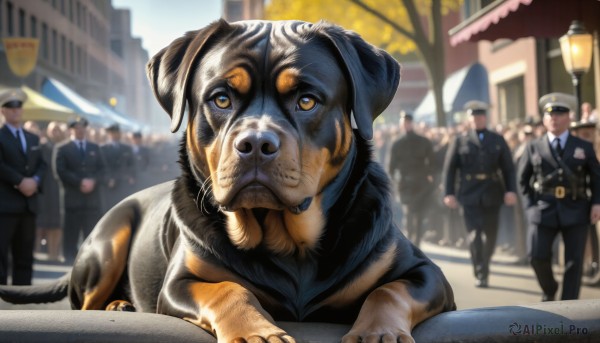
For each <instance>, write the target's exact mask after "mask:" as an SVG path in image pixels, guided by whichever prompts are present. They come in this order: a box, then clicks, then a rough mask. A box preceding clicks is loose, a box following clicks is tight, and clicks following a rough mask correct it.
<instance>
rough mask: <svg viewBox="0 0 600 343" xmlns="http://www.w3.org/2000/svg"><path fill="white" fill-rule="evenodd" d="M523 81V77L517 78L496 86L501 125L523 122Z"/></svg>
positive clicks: (524, 114)
mask: <svg viewBox="0 0 600 343" xmlns="http://www.w3.org/2000/svg"><path fill="white" fill-rule="evenodd" d="M523 80H524V79H523V76H519V77H516V78H514V79H511V80H508V81H505V82H503V83H499V84H498V113H499V115H500V121H501V122H503V123H509V122H511V121H514V120H524V119H525V117H526V115H527V114H526V113H525V86H524V82H523Z"/></svg>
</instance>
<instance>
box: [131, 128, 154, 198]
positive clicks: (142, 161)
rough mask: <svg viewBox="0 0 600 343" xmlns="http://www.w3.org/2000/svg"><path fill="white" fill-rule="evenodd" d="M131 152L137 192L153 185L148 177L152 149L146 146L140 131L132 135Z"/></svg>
mask: <svg viewBox="0 0 600 343" xmlns="http://www.w3.org/2000/svg"><path fill="white" fill-rule="evenodd" d="M131 151H132V152H133V163H134V169H135V171H134V175H135V191H138V190H141V189H144V188H146V187H148V186H150V185H151V182H150V180H149V179H148V177H149V176H150V173H149V172H148V168H149V167H150V149H149V148H148V147H147V146H146V144H144V138H143V136H142V133H141V132H140V131H136V132H134V133H133V134H132V135H131Z"/></svg>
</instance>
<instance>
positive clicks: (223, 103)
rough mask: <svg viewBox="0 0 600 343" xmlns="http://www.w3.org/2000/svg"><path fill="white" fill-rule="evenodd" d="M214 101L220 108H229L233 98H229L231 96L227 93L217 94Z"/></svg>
mask: <svg viewBox="0 0 600 343" xmlns="http://www.w3.org/2000/svg"><path fill="white" fill-rule="evenodd" d="M213 102H214V103H215V105H217V107H218V108H228V107H229V106H231V99H229V97H228V96H227V95H225V94H219V95H217V96H216V97H215V99H214V100H213Z"/></svg>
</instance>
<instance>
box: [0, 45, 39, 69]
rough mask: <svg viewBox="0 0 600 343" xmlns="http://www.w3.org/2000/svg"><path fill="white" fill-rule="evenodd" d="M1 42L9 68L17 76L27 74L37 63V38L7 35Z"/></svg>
mask: <svg viewBox="0 0 600 343" xmlns="http://www.w3.org/2000/svg"><path fill="white" fill-rule="evenodd" d="M3 42H4V50H5V51H6V58H7V59H8V66H9V67H10V70H11V71H12V72H13V73H14V74H15V75H17V76H19V77H26V76H27V75H29V74H30V73H31V72H32V71H33V69H35V65H36V63H37V55H38V48H39V43H40V42H39V39H37V38H22V37H7V38H4V39H3Z"/></svg>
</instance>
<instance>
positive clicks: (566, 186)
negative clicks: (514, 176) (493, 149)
mask: <svg viewBox="0 0 600 343" xmlns="http://www.w3.org/2000/svg"><path fill="white" fill-rule="evenodd" d="M561 160H562V163H563V164H561V163H560V162H559V161H558V159H557V158H556V157H555V154H554V153H553V148H552V147H551V146H550V142H549V141H548V137H547V135H544V136H542V137H540V138H538V139H536V140H533V141H531V142H529V144H528V145H527V147H526V149H525V152H524V154H523V156H522V157H521V159H520V160H519V166H518V176H519V186H520V190H521V193H522V194H523V198H524V201H525V204H524V206H525V209H526V212H527V217H528V219H529V221H530V223H533V224H541V225H543V226H550V227H556V226H571V225H583V224H588V223H589V222H590V206H591V204H600V166H599V164H598V159H597V158H596V154H595V152H594V148H593V146H592V144H591V143H589V142H587V141H584V140H583V139H580V138H578V137H575V136H571V135H569V136H568V138H567V141H566V142H565V148H564V152H563V155H562V158H561ZM565 167H566V168H567V169H568V170H565ZM557 187H563V188H562V189H560V191H561V192H558V193H557V191H558V190H557ZM562 191H564V193H565V194H564V197H560V193H562ZM557 194H558V195H559V198H557V196H556V195H557Z"/></svg>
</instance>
